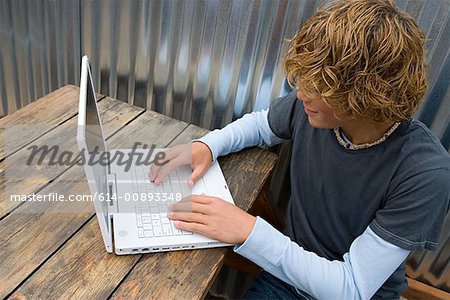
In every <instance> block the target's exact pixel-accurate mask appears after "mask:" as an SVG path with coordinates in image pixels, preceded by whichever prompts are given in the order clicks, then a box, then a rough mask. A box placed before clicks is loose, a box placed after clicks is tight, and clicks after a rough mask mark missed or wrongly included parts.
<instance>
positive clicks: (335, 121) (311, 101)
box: [297, 89, 345, 128]
mask: <svg viewBox="0 0 450 300" xmlns="http://www.w3.org/2000/svg"><path fill="white" fill-rule="evenodd" d="M297 99H299V100H300V101H303V106H304V108H305V113H306V114H307V115H308V121H309V123H310V124H311V126H313V127H316V128H336V127H341V126H342V125H343V123H344V121H345V120H344V119H343V118H338V117H336V115H335V114H334V111H333V110H332V109H331V108H330V107H329V106H328V105H327V104H326V103H325V102H324V101H323V100H322V98H321V97H320V95H317V94H309V93H308V94H306V93H305V92H303V91H302V90H301V89H299V90H298V91H297Z"/></svg>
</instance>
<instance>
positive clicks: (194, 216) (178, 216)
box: [167, 212, 208, 224]
mask: <svg viewBox="0 0 450 300" xmlns="http://www.w3.org/2000/svg"><path fill="white" fill-rule="evenodd" d="M167 217H168V218H169V219H171V220H174V221H182V222H189V223H198V224H206V221H207V219H208V216H206V215H204V214H201V213H188V212H169V213H167Z"/></svg>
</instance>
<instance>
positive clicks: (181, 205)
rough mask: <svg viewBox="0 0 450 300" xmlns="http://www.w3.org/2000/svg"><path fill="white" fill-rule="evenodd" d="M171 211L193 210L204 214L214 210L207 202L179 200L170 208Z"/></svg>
mask: <svg viewBox="0 0 450 300" xmlns="http://www.w3.org/2000/svg"><path fill="white" fill-rule="evenodd" d="M169 211H171V212H193V213H201V214H204V215H210V214H211V212H212V209H211V207H209V206H208V205H207V204H202V203H195V202H178V203H175V204H173V205H171V207H170V208H169Z"/></svg>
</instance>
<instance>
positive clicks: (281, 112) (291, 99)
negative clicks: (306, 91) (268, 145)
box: [267, 92, 304, 139]
mask: <svg viewBox="0 0 450 300" xmlns="http://www.w3.org/2000/svg"><path fill="white" fill-rule="evenodd" d="M302 112H303V104H302V103H301V101H299V100H298V99H297V96H296V93H295V92H291V93H289V94H288V95H286V96H284V97H281V98H278V99H275V100H274V101H273V102H272V104H271V105H270V108H269V113H268V115H267V118H268V121H269V126H270V129H271V130H272V131H273V133H274V134H275V135H276V136H278V137H280V138H283V139H291V138H292V136H293V131H294V128H295V126H296V124H297V122H298V121H299V118H300V117H301V113H302ZM303 114H304V113H303Z"/></svg>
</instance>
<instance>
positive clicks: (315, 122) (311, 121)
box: [308, 117, 339, 129]
mask: <svg viewBox="0 0 450 300" xmlns="http://www.w3.org/2000/svg"><path fill="white" fill-rule="evenodd" d="M308 121H309V124H310V125H311V126H312V127H314V128H318V129H331V128H335V127H339V126H333V124H328V123H325V122H321V121H320V120H316V119H314V118H311V117H308Z"/></svg>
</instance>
